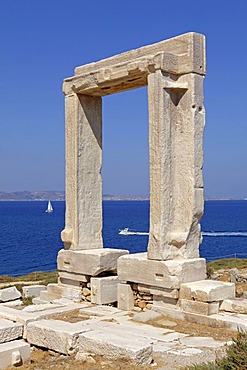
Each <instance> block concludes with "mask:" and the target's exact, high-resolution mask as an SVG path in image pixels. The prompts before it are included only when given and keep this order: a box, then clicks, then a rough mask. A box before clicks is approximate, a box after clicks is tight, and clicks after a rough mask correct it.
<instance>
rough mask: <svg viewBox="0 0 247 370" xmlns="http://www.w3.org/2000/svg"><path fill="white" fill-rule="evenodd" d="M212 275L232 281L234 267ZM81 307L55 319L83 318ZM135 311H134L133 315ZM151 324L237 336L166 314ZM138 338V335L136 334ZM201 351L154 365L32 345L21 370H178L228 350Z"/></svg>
mask: <svg viewBox="0 0 247 370" xmlns="http://www.w3.org/2000/svg"><path fill="white" fill-rule="evenodd" d="M238 274H240V275H241V276H246V277H247V267H244V268H239V269H238ZM210 278H211V279H215V280H220V281H226V282H230V281H232V273H231V269H227V268H224V269H217V271H213V272H212V275H211V277H210ZM235 284H236V292H237V294H236V295H237V297H242V296H243V293H244V292H245V291H247V281H245V279H242V280H241V281H236V282H235ZM78 313H79V310H75V311H73V312H70V313H66V314H61V315H57V316H54V317H53V319H57V320H64V321H69V322H76V321H80V320H82V317H81V316H80V315H79V314H78ZM131 315H133V314H132V313H130V316H131ZM148 325H151V326H152V327H159V328H167V329H172V330H175V331H176V332H178V333H185V334H189V335H190V336H194V337H211V338H213V339H214V340H217V341H222V342H230V341H231V340H232V338H233V337H235V336H236V333H235V332H232V331H229V330H226V329H222V328H221V329H219V328H211V327H208V326H204V325H199V324H196V323H188V322H184V321H180V320H175V319H171V318H168V317H165V316H162V317H159V318H157V319H154V320H152V321H149V322H148ZM133 340H134V338H133ZM200 349H201V353H200V354H198V355H197V354H195V353H194V354H193V353H191V354H190V353H189V352H188V353H185V352H184V353H182V354H181V356H178V355H177V354H176V355H175V354H172V353H169V354H167V353H166V354H165V356H164V355H163V356H158V355H157V356H156V357H155V358H154V362H153V363H152V364H150V365H145V366H136V365H134V364H133V363H132V362H131V361H127V360H121V359H120V360H119V359H118V360H116V361H110V360H108V359H106V358H105V357H104V356H95V355H93V354H75V353H74V354H71V355H70V356H65V355H61V354H59V353H56V352H53V351H50V350H46V349H42V348H37V347H32V352H31V361H30V363H27V364H24V365H22V366H20V367H19V369H20V370H64V369H69V370H82V369H83V370H103V369H104V370H108V369H109V370H113V369H114V370H122V369H124V370H139V369H142V370H147V369H158V370H176V369H183V368H184V367H185V366H188V365H192V364H194V363H197V362H198V363H199V362H200V363H201V362H208V361H213V360H215V359H216V358H218V357H221V356H223V355H224V353H225V347H219V348H212V347H207V346H205V347H204V348H200ZM13 369H15V368H14V367H10V368H9V369H8V370H13Z"/></svg>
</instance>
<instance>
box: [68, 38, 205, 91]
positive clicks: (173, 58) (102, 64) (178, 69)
mask: <svg viewBox="0 0 247 370" xmlns="http://www.w3.org/2000/svg"><path fill="white" fill-rule="evenodd" d="M158 69H160V70H162V71H165V72H168V73H172V74H175V75H180V74H186V73H198V74H202V75H205V73H206V62H205V38H204V36H203V35H201V34H198V33H194V32H190V33H187V34H184V35H181V36H178V37H174V38H171V39H168V40H164V41H161V42H158V43H156V44H153V45H148V46H144V47H141V48H139V49H135V50H131V51H127V52H125V53H121V54H118V55H115V56H113V57H110V58H107V59H103V60H100V61H98V62H93V63H90V64H86V65H84V66H80V67H77V68H76V69H75V75H74V76H73V77H70V78H67V79H65V80H64V84H63V91H64V93H65V95H67V94H71V93H72V92H74V93H77V94H84V95H94V96H104V95H109V94H114V93H117V92H119V91H125V90H129V89H135V88H137V87H142V86H145V85H147V75H148V74H149V73H152V72H155V71H156V70H158Z"/></svg>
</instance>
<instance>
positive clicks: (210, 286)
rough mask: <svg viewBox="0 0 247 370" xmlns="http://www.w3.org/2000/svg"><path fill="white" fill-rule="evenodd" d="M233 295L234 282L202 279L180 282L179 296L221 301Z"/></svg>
mask: <svg viewBox="0 0 247 370" xmlns="http://www.w3.org/2000/svg"><path fill="white" fill-rule="evenodd" d="M234 297H235V284H234V283H225V282H222V281H216V280H202V281H195V282H191V283H185V284H181V286H180V298H182V299H188V300H190V299H193V300H196V301H201V302H214V301H223V300H224V299H227V298H234Z"/></svg>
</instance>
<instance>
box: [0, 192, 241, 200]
mask: <svg viewBox="0 0 247 370" xmlns="http://www.w3.org/2000/svg"><path fill="white" fill-rule="evenodd" d="M47 200H52V201H64V200H65V192H64V191H14V192H4V191H0V201H47ZM103 200H119V201H121V200H139V201H142V200H149V196H148V195H142V196H141V195H140V196H138V195H136V196H133V195H111V194H103ZM205 200H247V198H219V197H211V196H208V195H205Z"/></svg>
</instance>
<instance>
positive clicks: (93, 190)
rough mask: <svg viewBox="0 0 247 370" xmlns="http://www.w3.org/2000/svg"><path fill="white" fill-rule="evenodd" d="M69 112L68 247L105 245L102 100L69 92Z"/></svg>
mask: <svg viewBox="0 0 247 370" xmlns="http://www.w3.org/2000/svg"><path fill="white" fill-rule="evenodd" d="M65 111H66V112H65V114H66V219H65V229H64V230H63V231H62V234H61V237H62V241H63V242H64V246H65V249H71V250H84V249H97V248H102V247H103V242H102V179H101V167H102V101H101V97H94V96H87V95H78V94H73V93H72V94H68V95H66V97H65Z"/></svg>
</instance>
